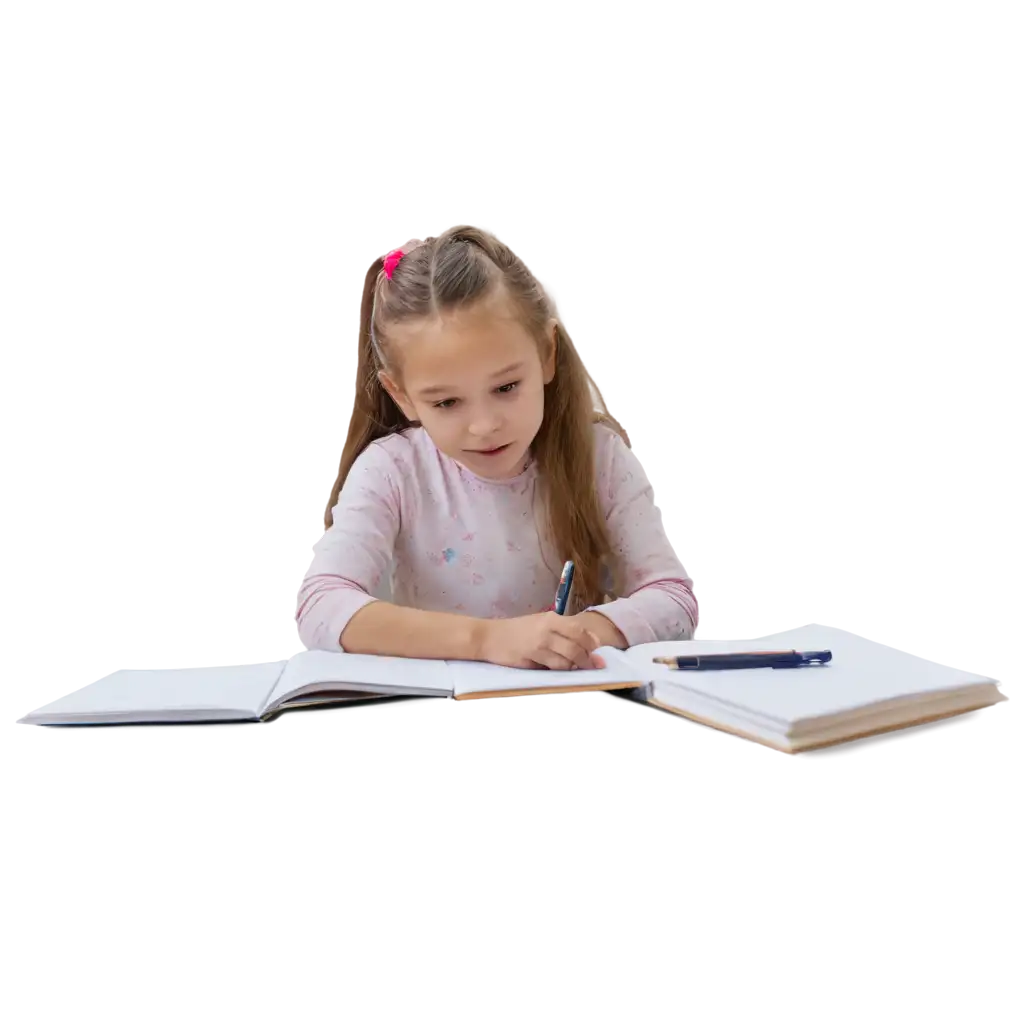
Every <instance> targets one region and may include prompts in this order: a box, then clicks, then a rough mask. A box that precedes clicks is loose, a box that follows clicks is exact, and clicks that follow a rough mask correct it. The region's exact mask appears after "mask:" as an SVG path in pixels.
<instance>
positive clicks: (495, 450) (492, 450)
mask: <svg viewBox="0 0 1024 1024" xmlns="http://www.w3.org/2000/svg"><path fill="white" fill-rule="evenodd" d="M511 443H512V442H511V441H510V442H509V444H511ZM507 447H508V445H507V444H503V445H502V446H501V447H500V448H490V449H488V450H487V451H481V450H480V449H477V450H476V451H475V452H474V453H473V454H474V455H499V454H500V453H501V452H503V451H504V450H505V449H506V448H507Z"/></svg>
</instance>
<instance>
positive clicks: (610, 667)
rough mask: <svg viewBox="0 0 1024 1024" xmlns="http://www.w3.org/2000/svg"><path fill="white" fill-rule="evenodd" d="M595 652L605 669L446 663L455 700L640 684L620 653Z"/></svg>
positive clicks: (609, 649)
mask: <svg viewBox="0 0 1024 1024" xmlns="http://www.w3.org/2000/svg"><path fill="white" fill-rule="evenodd" d="M598 652H599V653H600V654H601V656H602V657H603V658H604V660H605V665H606V666H607V667H606V668H600V669H574V670H570V671H565V672H559V671H557V670H555V669H548V668H538V669H533V668H508V667H506V666H504V665H492V664H490V663H489V662H484V661H449V662H448V666H449V668H450V670H451V678H452V685H453V690H454V695H455V696H456V697H464V696H468V695H470V694H484V693H492V694H498V693H503V692H509V691H511V692H518V691H520V690H523V691H543V690H549V689H558V690H588V689H590V690H599V689H608V688H609V687H611V686H615V685H624V684H630V685H633V686H638V685H639V684H640V683H641V682H642V681H643V680H642V679H639V678H638V676H637V671H636V666H635V665H634V664H633V663H632V662H631V661H630V660H629V659H628V658H627V657H626V655H625V653H624V652H623V651H619V650H616V648H614V647H599V648H598Z"/></svg>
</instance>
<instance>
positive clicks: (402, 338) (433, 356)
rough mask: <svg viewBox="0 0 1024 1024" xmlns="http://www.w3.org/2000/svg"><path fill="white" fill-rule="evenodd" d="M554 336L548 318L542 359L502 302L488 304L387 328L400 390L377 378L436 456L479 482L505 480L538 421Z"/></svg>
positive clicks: (521, 460) (519, 462) (520, 461)
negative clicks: (420, 428) (456, 464)
mask: <svg viewBox="0 0 1024 1024" xmlns="http://www.w3.org/2000/svg"><path fill="white" fill-rule="evenodd" d="M554 331H555V321H554V320H552V321H550V335H549V336H548V344H547V345H546V348H547V351H546V352H545V353H544V354H543V355H544V358H543V359H542V357H541V353H539V352H538V351H537V343H536V342H535V341H534V340H533V338H532V337H531V336H530V335H529V334H528V333H527V332H526V330H525V329H524V328H523V327H522V326H521V325H520V324H519V323H518V322H517V321H516V320H515V318H514V317H513V316H512V315H511V314H510V313H509V311H508V310H507V309H506V308H505V306H504V304H503V302H502V301H501V300H500V299H499V298H497V297H495V298H491V299H487V300H484V301H483V302H481V303H478V304H477V305H476V306H474V307H472V308H471V309H468V310H462V311H460V312H458V313H454V314H449V315H447V316H446V317H445V318H444V319H443V320H440V321H432V322H429V323H420V324H402V325H401V326H399V327H396V328H393V329H392V331H391V334H392V337H393V338H394V339H395V349H396V351H395V356H396V358H397V360H398V364H399V367H400V373H401V378H402V386H401V387H399V386H398V384H397V382H396V381H395V380H394V379H392V378H391V377H390V376H389V375H388V374H386V373H381V374H380V380H381V383H382V384H383V385H384V387H385V388H386V389H387V391H388V393H389V394H390V395H391V397H392V398H393V399H394V400H395V402H396V403H397V404H398V406H399V408H400V409H401V410H402V412H403V413H404V414H405V416H406V418H407V419H410V420H419V422H420V423H422V424H423V427H424V428H425V429H426V431H427V433H428V434H429V435H430V438H431V440H432V441H433V442H434V444H435V445H436V446H437V447H438V448H439V449H440V450H441V451H442V452H444V453H445V454H446V455H448V456H450V457H451V458H453V459H455V460H456V461H457V462H460V463H462V464H463V465H464V466H466V468H467V469H469V470H470V471H471V472H473V473H476V474H477V475H478V476H482V477H487V478H489V479H492V480H501V479H506V478H509V477H513V476H516V475H518V474H519V473H520V472H521V471H522V469H523V466H524V464H525V462H526V455H527V452H528V450H529V447H530V445H531V444H532V442H533V439H534V437H536V435H537V431H538V430H539V429H540V425H541V422H542V421H543V419H544V385H545V384H547V383H549V382H550V381H551V379H552V378H553V377H554V365H555V359H554V356H555V352H554ZM495 448H500V449H501V450H500V451H497V452H495V453H494V454H484V453H485V452H486V451H488V450H491V449H495Z"/></svg>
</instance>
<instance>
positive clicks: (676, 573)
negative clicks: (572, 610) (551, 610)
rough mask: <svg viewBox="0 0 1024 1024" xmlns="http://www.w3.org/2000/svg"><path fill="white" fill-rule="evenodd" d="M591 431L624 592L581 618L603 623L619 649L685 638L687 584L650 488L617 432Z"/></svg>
mask: <svg viewBox="0 0 1024 1024" xmlns="http://www.w3.org/2000/svg"><path fill="white" fill-rule="evenodd" d="M595 429H596V431H597V436H598V444H599V448H598V465H597V470H598V480H597V485H598V491H599V495H600V499H601V503H602V507H603V509H604V511H605V516H606V518H607V523H608V532H609V534H610V536H611V542H612V547H613V549H614V550H615V551H616V552H617V553H618V555H619V559H620V564H621V569H622V576H623V580H622V582H623V585H624V590H625V592H624V594H623V596H621V597H619V598H617V599H616V600H614V601H609V602H608V603H607V604H601V605H593V606H592V607H590V608H588V609H586V610H585V611H584V612H583V613H582V614H581V619H582V618H583V616H586V617H587V618H588V619H589V618H590V617H591V616H592V615H595V616H599V617H603V618H605V619H607V620H608V622H609V624H610V625H611V626H613V627H614V628H615V629H617V630H618V632H619V633H620V634H621V635H622V637H623V639H624V640H625V644H624V645H622V646H629V647H632V646H634V645H635V644H641V643H650V642H652V641H655V640H679V639H690V638H692V637H693V633H694V630H695V629H696V626H697V619H698V614H699V611H698V606H697V598H696V597H695V596H694V594H693V580H691V579H690V577H689V576H688V575H687V573H686V569H685V568H684V567H683V565H682V563H681V562H680V561H679V559H678V558H677V557H676V553H675V551H674V550H673V548H672V545H671V543H670V542H669V539H668V537H667V536H666V535H665V530H664V527H663V526H662V521H661V511H660V510H659V508H658V506H657V505H655V503H654V489H653V488H652V487H651V484H650V481H649V480H648V479H647V474H646V473H645V472H644V468H643V466H642V465H641V464H640V460H639V459H638V458H637V457H636V455H635V454H634V452H633V450H632V449H631V448H628V447H626V445H625V443H624V442H623V440H622V439H621V438H620V437H619V436H618V434H616V433H614V432H613V431H611V430H610V429H609V428H607V427H603V426H599V427H597V428H595ZM595 632H596V630H595ZM602 639H604V636H602ZM611 646H613V647H618V646H620V645H619V644H618V643H612V644H611Z"/></svg>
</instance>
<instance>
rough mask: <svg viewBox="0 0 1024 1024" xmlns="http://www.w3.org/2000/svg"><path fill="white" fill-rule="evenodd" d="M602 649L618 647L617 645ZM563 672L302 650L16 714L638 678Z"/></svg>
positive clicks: (261, 716) (238, 711)
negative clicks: (279, 657)
mask: <svg viewBox="0 0 1024 1024" xmlns="http://www.w3.org/2000/svg"><path fill="white" fill-rule="evenodd" d="M601 653H602V654H605V655H608V654H611V655H621V654H622V652H621V651H616V650H615V649H614V648H610V647H609V648H602V649H601ZM608 664H609V667H608V668H604V669H577V670H575V671H571V672H557V671H551V670H549V669H518V668H505V667H503V666H500V665H492V664H490V663H488V662H480V661H442V660H440V659H437V660H435V659H418V658H392V657H385V656H381V655H375V654H347V653H342V652H333V651H302V652H301V653H300V654H296V655H294V656H293V657H291V658H289V659H288V660H287V661H272V662H265V663H262V664H257V665H228V666H221V667H215V668H160V669H121V670H120V671H118V672H113V673H111V674H110V675H108V676H104V677H103V678H102V679H99V680H97V681H96V682H95V683H91V684H90V685H88V686H84V687H82V689H80V690H76V691H75V692H74V693H70V694H68V696H66V697H61V698H60V699H59V700H55V701H53V702H52V703H50V704H46V705H44V706H43V707H41V708H37V709H36V710H35V711H32V712H30V713H29V714H28V715H26V716H25V717H24V718H22V719H20V721H21V722H25V723H28V724H32V725H105V724H115V723H124V724H129V723H139V722H215V721H221V722H223V721H265V720H267V719H269V718H271V717H273V716H275V715H277V714H278V713H280V712H282V711H286V710H289V709H291V708H297V707H313V706H316V705H324V704H339V703H349V702H352V701H364V700H366V701H369V700H374V699H376V698H381V697H391V696H395V697H397V696H406V697H454V698H455V699H456V700H467V699H471V698H479V697H512V696H522V695H526V694H540V693H565V692H572V691H576V690H608V689H615V688H620V687H636V686H637V685H638V683H640V682H642V677H639V676H637V674H636V668H635V666H633V665H631V664H630V663H629V662H627V661H619V662H617V663H616V664H615V666H614V668H613V667H612V666H611V663H608Z"/></svg>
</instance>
